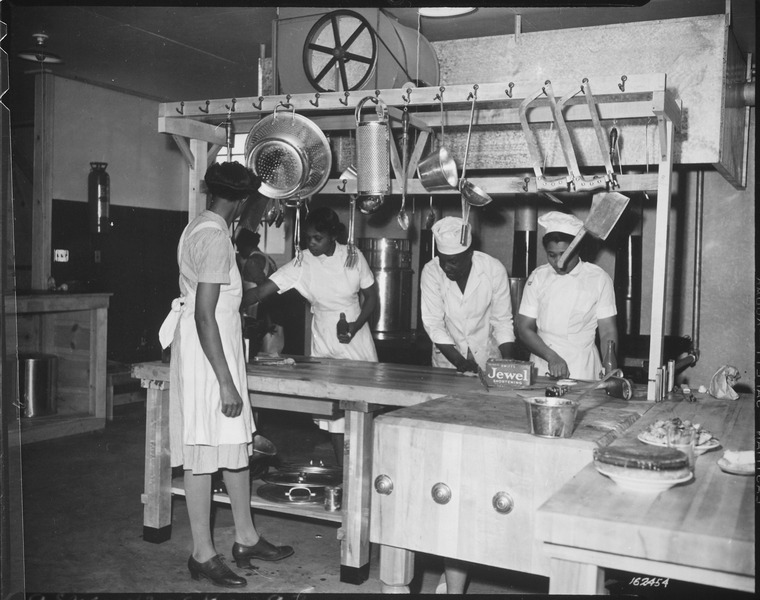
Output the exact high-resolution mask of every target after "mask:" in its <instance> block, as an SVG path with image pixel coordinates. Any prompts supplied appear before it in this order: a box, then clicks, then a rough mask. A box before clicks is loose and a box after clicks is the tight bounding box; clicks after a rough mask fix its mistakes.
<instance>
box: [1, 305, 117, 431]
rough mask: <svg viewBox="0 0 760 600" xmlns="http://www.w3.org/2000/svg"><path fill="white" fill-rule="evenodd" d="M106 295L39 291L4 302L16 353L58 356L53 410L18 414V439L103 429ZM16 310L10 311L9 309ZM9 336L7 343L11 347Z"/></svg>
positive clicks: (8, 329)
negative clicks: (31, 415) (30, 415)
mask: <svg viewBox="0 0 760 600" xmlns="http://www.w3.org/2000/svg"><path fill="white" fill-rule="evenodd" d="M110 297H111V294H108V293H92V294H74V293H71V294H69V293H53V292H39V293H32V294H26V295H18V296H17V297H16V299H15V307H14V304H13V302H12V301H11V302H9V303H8V304H7V307H8V320H11V319H12V320H14V322H15V323H14V325H15V326H13V327H10V326H9V327H8V328H7V331H8V334H9V335H10V336H15V338H16V339H15V344H16V345H17V348H18V352H19V353H24V352H42V353H47V354H54V355H55V356H57V357H58V395H57V402H56V403H57V413H56V414H54V415H49V416H40V417H34V418H22V419H21V420H20V421H21V422H20V426H21V443H29V442H37V441H41V440H46V439H51V438H56V437H61V436H64V435H73V434H76V433H84V432H86V431H93V430H97V429H102V428H103V427H105V422H106V367H107V360H106V345H107V335H108V304H109V299H110ZM14 308H15V310H14ZM13 345H14V343H13V340H11V341H10V344H9V347H13Z"/></svg>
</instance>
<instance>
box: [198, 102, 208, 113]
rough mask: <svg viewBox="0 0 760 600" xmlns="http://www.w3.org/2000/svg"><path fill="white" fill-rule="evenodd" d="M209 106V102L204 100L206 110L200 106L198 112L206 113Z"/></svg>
mask: <svg viewBox="0 0 760 600" xmlns="http://www.w3.org/2000/svg"><path fill="white" fill-rule="evenodd" d="M209 104H211V100H206V108H203V107H202V106H199V107H198V110H199V111H201V112H205V113H208V105H209Z"/></svg>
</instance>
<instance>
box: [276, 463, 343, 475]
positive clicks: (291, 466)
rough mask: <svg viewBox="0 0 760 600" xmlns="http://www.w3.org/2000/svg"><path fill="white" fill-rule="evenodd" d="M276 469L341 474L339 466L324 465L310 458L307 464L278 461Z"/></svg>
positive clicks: (293, 471) (341, 470)
mask: <svg viewBox="0 0 760 600" xmlns="http://www.w3.org/2000/svg"><path fill="white" fill-rule="evenodd" d="M277 470H278V471H288V472H291V473H295V472H301V471H303V472H304V473H316V474H327V475H336V476H337V477H342V476H343V469H342V468H341V467H337V466H333V465H325V464H324V463H323V462H322V461H321V460H318V461H314V460H311V461H309V463H308V464H299V463H288V462H279V463H278V464H277Z"/></svg>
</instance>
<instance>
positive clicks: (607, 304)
mask: <svg viewBox="0 0 760 600" xmlns="http://www.w3.org/2000/svg"><path fill="white" fill-rule="evenodd" d="M600 279H601V282H600V286H599V288H600V289H599V302H598V303H597V305H596V318H597V319H606V318H608V317H614V316H615V315H616V314H617V306H616V305H615V288H614V286H613V284H612V279H611V278H610V276H609V275H607V273H603V274H602V277H601V278H600Z"/></svg>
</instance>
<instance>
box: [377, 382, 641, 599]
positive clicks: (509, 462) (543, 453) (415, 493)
mask: <svg viewBox="0 0 760 600" xmlns="http://www.w3.org/2000/svg"><path fill="white" fill-rule="evenodd" d="M642 393H643V392H642ZM521 395H530V394H528V393H526V392H523V391H517V390H516V391H513V392H505V393H502V394H501V395H499V396H497V395H495V394H481V395H479V396H477V397H472V396H470V397H463V396H459V395H455V394H451V395H449V396H446V397H443V398H439V399H436V400H431V401H429V402H426V403H424V404H420V405H417V406H413V407H410V408H405V409H401V410H397V411H394V412H391V413H388V414H385V415H381V416H378V417H377V418H376V419H375V442H374V451H373V470H372V476H373V490H372V520H371V525H370V539H371V541H372V542H376V543H378V544H381V545H382V546H381V552H380V557H381V558H380V561H381V562H380V579H381V581H382V583H383V591H385V592H408V590H409V588H408V586H409V584H410V582H411V579H412V575H413V571H414V559H413V557H414V555H413V552H414V551H420V552H426V553H430V554H436V555H440V556H445V557H449V558H455V559H460V560H465V561H469V562H473V563H478V564H484V565H491V566H495V567H500V568H505V569H511V570H515V571H523V572H528V573H534V574H539V575H548V574H549V560H548V558H547V557H546V556H545V555H544V554H543V548H542V547H541V544H540V542H538V541H536V540H535V536H534V530H535V512H536V509H537V508H538V507H539V506H540V505H541V504H543V503H544V502H545V501H546V500H547V499H548V498H549V497H550V496H551V494H553V493H554V492H556V491H557V490H559V489H560V487H562V485H563V484H564V483H565V482H567V481H568V480H569V479H570V478H572V477H573V476H574V475H575V474H576V473H578V472H579V471H580V470H582V469H583V467H584V466H585V465H587V464H588V463H589V462H590V461H591V460H592V452H593V449H594V448H595V447H597V446H605V445H607V444H609V443H611V442H612V441H613V440H615V439H616V438H617V437H618V436H620V435H621V434H622V433H623V432H624V431H625V430H627V429H628V428H629V427H631V426H632V424H634V423H635V422H636V421H638V420H639V418H640V416H641V415H643V414H645V413H646V412H647V411H649V410H651V408H652V407H653V406H654V404H653V403H650V402H646V401H643V402H642V401H631V402H625V401H622V400H616V399H612V398H610V397H608V396H607V395H606V394H605V393H604V392H603V391H594V392H591V393H590V394H589V395H587V396H585V397H584V398H583V399H581V404H580V407H579V409H578V414H577V416H576V421H575V423H576V427H575V430H574V432H573V435H572V437H571V438H543V437H538V436H535V435H532V434H530V433H529V423H528V418H527V415H526V410H525V403H524V402H523V400H522V397H521ZM532 395H537V396H543V393H542V392H541V391H538V390H537V391H534V392H532ZM578 395H579V394H577V393H576V394H568V395H567V397H569V398H572V397H574V396H578Z"/></svg>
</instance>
